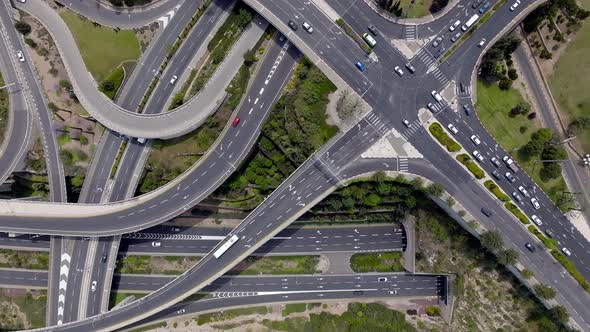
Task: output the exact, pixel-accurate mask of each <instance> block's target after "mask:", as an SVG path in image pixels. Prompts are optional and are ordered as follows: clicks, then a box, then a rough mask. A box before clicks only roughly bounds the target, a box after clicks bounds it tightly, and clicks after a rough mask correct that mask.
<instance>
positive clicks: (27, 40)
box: [25, 38, 37, 48]
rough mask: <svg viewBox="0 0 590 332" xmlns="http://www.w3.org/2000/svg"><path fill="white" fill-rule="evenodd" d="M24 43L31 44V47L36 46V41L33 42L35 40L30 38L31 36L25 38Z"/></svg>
mask: <svg viewBox="0 0 590 332" xmlns="http://www.w3.org/2000/svg"><path fill="white" fill-rule="evenodd" d="M25 43H27V45H29V46H31V48H37V43H35V41H34V40H32V39H31V38H25Z"/></svg>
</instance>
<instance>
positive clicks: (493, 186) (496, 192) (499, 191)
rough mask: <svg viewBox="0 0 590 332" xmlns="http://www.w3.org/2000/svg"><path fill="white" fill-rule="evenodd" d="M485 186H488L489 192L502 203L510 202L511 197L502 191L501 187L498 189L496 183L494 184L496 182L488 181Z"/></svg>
mask: <svg viewBox="0 0 590 332" xmlns="http://www.w3.org/2000/svg"><path fill="white" fill-rule="evenodd" d="M484 185H485V186H486V188H488V190H489V191H491V192H492V194H494V195H495V196H496V197H497V198H498V199H499V200H501V201H502V202H509V201H510V197H509V196H508V195H506V194H505V193H504V192H503V191H502V189H500V187H498V186H497V185H496V183H494V181H492V180H487V181H486V182H484Z"/></svg>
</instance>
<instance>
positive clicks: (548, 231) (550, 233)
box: [545, 229, 553, 238]
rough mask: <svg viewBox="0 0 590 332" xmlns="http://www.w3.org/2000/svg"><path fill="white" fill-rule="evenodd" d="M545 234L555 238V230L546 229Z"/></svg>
mask: <svg viewBox="0 0 590 332" xmlns="http://www.w3.org/2000/svg"><path fill="white" fill-rule="evenodd" d="M545 234H547V236H548V237H550V238H553V232H552V231H551V230H550V229H546V230H545Z"/></svg>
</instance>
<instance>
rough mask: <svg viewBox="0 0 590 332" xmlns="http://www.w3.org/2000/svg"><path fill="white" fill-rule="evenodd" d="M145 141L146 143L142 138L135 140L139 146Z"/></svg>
mask: <svg viewBox="0 0 590 332" xmlns="http://www.w3.org/2000/svg"><path fill="white" fill-rule="evenodd" d="M146 141H147V139H145V138H143V137H140V138H138V139H137V143H139V144H144V143H145V142H146Z"/></svg>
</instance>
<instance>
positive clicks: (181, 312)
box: [176, 309, 186, 314]
mask: <svg viewBox="0 0 590 332" xmlns="http://www.w3.org/2000/svg"><path fill="white" fill-rule="evenodd" d="M185 312H186V309H180V310H177V311H176V313H177V314H184V313H185Z"/></svg>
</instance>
